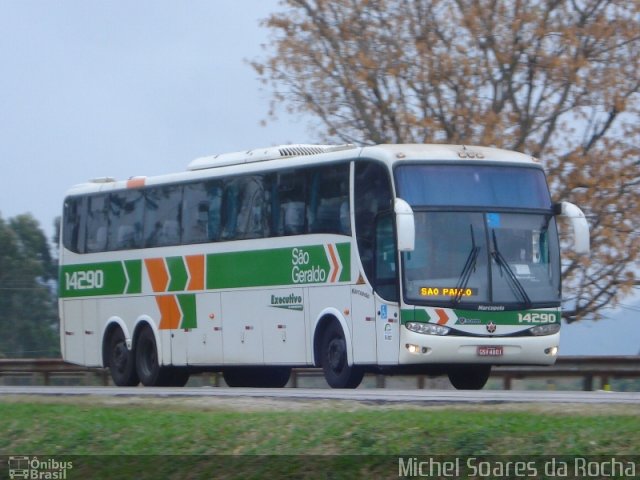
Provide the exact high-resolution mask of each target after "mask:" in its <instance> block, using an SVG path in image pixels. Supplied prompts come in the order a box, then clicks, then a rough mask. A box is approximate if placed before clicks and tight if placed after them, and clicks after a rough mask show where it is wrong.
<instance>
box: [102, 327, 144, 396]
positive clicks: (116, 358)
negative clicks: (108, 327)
mask: <svg viewBox="0 0 640 480" xmlns="http://www.w3.org/2000/svg"><path fill="white" fill-rule="evenodd" d="M108 348H109V350H108V354H109V371H110V372H111V378H112V379H113V383H115V384H116V385H117V386H119V387H135V386H136V385H138V384H139V383H140V379H139V378H138V373H137V372H136V367H135V362H134V356H133V352H132V351H131V350H129V349H128V348H127V343H126V341H125V338H124V333H123V332H122V330H120V328H116V329H115V330H114V331H113V333H112V334H111V336H110V338H109V342H108Z"/></svg>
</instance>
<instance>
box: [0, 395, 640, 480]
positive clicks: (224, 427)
mask: <svg viewBox="0 0 640 480" xmlns="http://www.w3.org/2000/svg"><path fill="white" fill-rule="evenodd" d="M257 401H258V402H259V400H257ZM96 402H98V400H96V399H91V398H85V399H81V400H77V399H72V400H53V399H49V400H47V399H45V400H29V399H27V400H26V401H25V400H24V399H16V398H7V399H0V432H1V433H0V455H38V456H40V457H42V458H44V457H43V456H70V455H71V456H89V457H87V458H84V459H83V461H82V462H81V463H84V464H85V465H86V468H91V469H94V468H96V467H97V464H96V463H95V462H100V458H104V457H95V458H92V457H90V456H95V455H115V456H118V458H120V456H134V455H145V456H149V457H142V458H140V457H137V459H136V462H134V463H135V467H133V466H132V467H131V468H136V469H138V470H139V471H145V470H144V468H142V467H141V466H140V462H142V463H143V464H144V463H145V462H148V465H147V468H151V469H152V470H153V469H154V468H159V466H160V464H163V462H166V458H167V457H163V456H165V455H167V454H171V455H174V456H175V455H178V456H194V455H195V456H211V455H234V456H235V455H250V456H262V455H287V456H296V457H290V458H286V462H287V469H289V468H292V467H291V462H294V463H295V462H299V463H300V465H299V467H300V468H302V469H303V470H302V471H304V469H305V468H307V469H310V470H309V471H308V472H307V473H308V474H309V478H325V477H316V476H315V474H317V473H319V471H318V470H317V469H314V468H312V467H311V465H313V464H314V462H316V461H324V462H325V463H326V461H331V462H333V463H335V464H336V465H337V467H335V465H334V467H332V468H334V470H335V468H337V469H338V470H337V471H338V472H339V471H342V470H341V469H347V470H349V469H350V468H351V469H356V470H353V471H351V470H349V475H347V476H345V477H344V478H347V477H348V476H350V475H352V474H355V476H356V477H358V476H360V473H363V474H366V475H367V476H370V475H374V476H378V474H380V473H383V476H386V474H387V471H386V470H382V471H380V470H376V469H377V468H383V469H384V468H391V467H390V466H389V465H391V464H393V465H394V468H392V469H391V470H389V471H388V473H389V476H393V477H395V478H397V475H398V471H397V462H398V460H397V456H421V455H429V456H432V455H446V456H452V455H453V456H467V455H473V456H485V455H486V456H488V455H507V456H517V455H554V456H558V455H581V456H594V455H604V456H606V455H616V456H620V455H637V454H638V446H639V445H640V415H638V413H639V412H638V410H639V409H638V408H635V407H633V408H632V409H631V410H629V409H627V408H616V409H614V410H610V407H606V406H605V407H589V408H586V407H585V409H583V408H577V409H576V408H574V409H572V408H567V407H566V406H558V405H556V406H551V407H549V408H548V409H546V410H545V409H542V408H541V407H536V406H529V407H526V408H522V407H518V408H510V407H509V406H500V405H489V406H470V407H464V408H462V407H450V408H442V407H429V406H417V407H416V406H410V405H405V406H399V407H393V408H390V407H385V406H371V405H363V404H353V403H348V402H326V401H325V402H320V403H318V404H305V405H303V406H302V407H296V408H293V409H290V408H287V409H284V408H282V407H281V406H278V405H270V406H267V407H266V408H262V407H260V406H258V408H255V406H254V407H251V406H246V407H245V406H242V404H237V405H235V406H234V407H226V406H211V405H208V404H206V403H202V402H196V401H190V400H189V399H163V400H161V401H154V402H153V403H151V404H149V403H148V401H143V400H126V401H122V402H120V403H116V404H109V403H105V404H100V403H96ZM326 455H341V456H343V455H368V456H382V457H373V458H377V459H378V460H376V461H374V462H373V464H370V465H369V466H367V467H362V468H365V471H360V470H357V468H359V467H357V465H356V464H357V462H356V464H354V462H352V461H350V460H349V458H350V457H340V456H337V457H331V458H330V459H328V457H324V458H325V460H318V458H322V457H318V458H316V457H314V456H326ZM384 456H393V457H394V458H393V459H392V462H391V464H389V462H390V460H389V458H387V457H384ZM130 458H133V457H130ZM169 458H171V457H169ZM173 458H174V460H175V457H173ZM188 458H189V459H188V460H187V461H186V462H187V463H188V465H189V470H188V471H189V475H187V476H186V477H185V475H184V474H185V470H184V468H183V467H181V465H184V461H183V460H175V461H173V462H170V463H169V464H167V465H165V467H163V468H164V470H163V474H164V475H162V476H167V477H170V476H172V475H174V476H175V478H210V476H211V470H210V469H208V468H209V467H210V465H209V464H210V461H209V462H208V463H207V462H205V463H202V462H203V461H204V460H205V459H207V458H208V459H209V460H211V458H212V457H188ZM214 458H215V457H214ZM268 458H269V459H270V460H269V461H270V462H271V464H273V463H274V462H275V463H278V460H277V458H276V459H274V458H273V457H268ZM279 458H281V459H282V461H285V457H279ZM261 459H262V460H264V458H262V457H231V458H228V457H225V458H224V459H221V458H218V460H217V461H216V462H217V463H220V462H221V461H223V462H236V463H237V464H238V465H237V466H236V467H234V468H240V467H246V468H248V467H249V466H251V465H252V469H251V472H252V473H253V472H255V471H256V468H258V467H260V465H262V466H263V467H265V468H267V470H265V471H262V470H260V469H259V468H258V472H259V475H258V474H256V476H255V478H264V476H265V475H269V474H272V475H273V472H272V471H270V470H269V468H270V467H269V466H268V465H269V464H270V463H269V462H264V461H261ZM314 459H315V460H314ZM123 461H125V463H126V458H125V460H123ZM341 462H343V463H344V465H342V467H341V466H340V465H341ZM200 463H202V465H201V466H200V468H198V465H199V464H200ZM369 463H371V462H369ZM253 464H255V465H253ZM207 465H208V466H209V467H207ZM325 466H326V465H325ZM274 468H276V467H274ZM366 468H369V470H366ZM127 471H128V470H125V472H127ZM139 471H138V473H139ZM225 471H226V470H225ZM234 471H236V470H234ZM323 471H324V470H323ZM76 472H77V473H79V470H76ZM296 472H297V473H296V476H295V477H291V478H304V476H305V475H300V470H297V471H296ZM120 473H122V472H120ZM278 473H282V471H281V470H278ZM113 475H114V472H109V476H110V477H112V478H113ZM92 476H93V477H95V476H96V475H95V471H92ZM98 476H99V475H98ZM137 477H138V478H143V477H140V476H139V475H137ZM243 477H244V478H252V475H249V476H248V477H247V476H246V472H245V474H243ZM68 478H79V477H68ZM104 478H107V475H106V474H105V476H104ZM149 478H151V477H149ZM154 478H159V477H158V476H157V475H156V476H155V477H154ZM229 478H235V475H231V476H229ZM326 478H342V477H341V476H340V475H338V476H329V477H326Z"/></svg>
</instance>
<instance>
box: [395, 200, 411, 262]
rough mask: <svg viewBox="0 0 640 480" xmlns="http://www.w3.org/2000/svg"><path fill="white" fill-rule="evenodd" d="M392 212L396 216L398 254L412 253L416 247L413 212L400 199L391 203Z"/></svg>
mask: <svg viewBox="0 0 640 480" xmlns="http://www.w3.org/2000/svg"><path fill="white" fill-rule="evenodd" d="M393 211H394V212H395V214H396V231H397V232H398V250H399V251H400V252H413V250H414V248H415V245H416V224H415V221H414V219H413V210H412V209H411V206H410V205H409V204H408V203H407V202H405V201H404V200H402V199H401V198H396V199H395V200H394V202H393Z"/></svg>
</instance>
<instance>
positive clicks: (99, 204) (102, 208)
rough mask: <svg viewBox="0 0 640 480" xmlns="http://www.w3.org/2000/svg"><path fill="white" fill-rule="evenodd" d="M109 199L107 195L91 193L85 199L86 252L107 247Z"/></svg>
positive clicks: (101, 250) (99, 250)
mask: <svg viewBox="0 0 640 480" xmlns="http://www.w3.org/2000/svg"><path fill="white" fill-rule="evenodd" d="M108 204H109V199H108V197H107V195H104V194H103V195H93V196H90V197H88V199H87V219H86V224H87V227H86V239H85V246H86V249H85V250H86V252H87V253H95V252H103V251H105V250H106V248H107V227H108V225H109V216H108V210H107V208H108Z"/></svg>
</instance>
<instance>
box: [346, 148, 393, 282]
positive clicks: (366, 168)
mask: <svg viewBox="0 0 640 480" xmlns="http://www.w3.org/2000/svg"><path fill="white" fill-rule="evenodd" d="M354 188H355V199H354V205H355V207H354V208H355V217H356V237H357V241H358V250H359V252H360V260H361V261H362V267H363V268H364V273H365V274H366V275H367V278H369V280H370V281H371V282H372V283H375V282H374V251H373V249H374V244H375V236H376V232H375V226H376V219H377V217H378V215H380V214H381V213H383V212H386V211H389V210H390V209H391V199H392V193H391V182H390V179H389V173H388V171H387V169H386V168H385V167H384V166H383V165H382V164H378V163H374V162H368V161H358V162H356V170H355V179H354Z"/></svg>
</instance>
